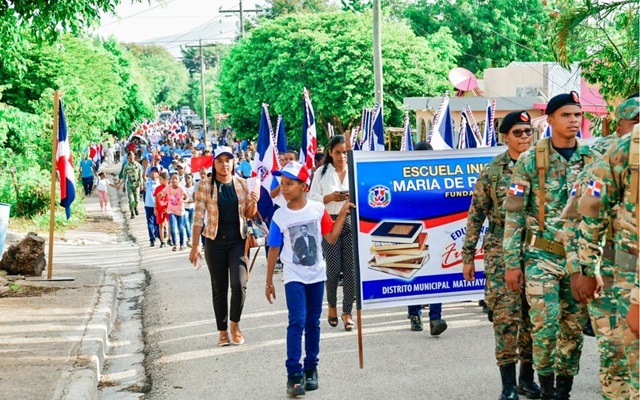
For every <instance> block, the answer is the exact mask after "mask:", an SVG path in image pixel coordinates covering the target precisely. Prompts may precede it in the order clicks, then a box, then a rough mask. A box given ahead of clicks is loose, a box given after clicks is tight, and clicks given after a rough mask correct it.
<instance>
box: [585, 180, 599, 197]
mask: <svg viewBox="0 0 640 400" xmlns="http://www.w3.org/2000/svg"><path fill="white" fill-rule="evenodd" d="M587 193H588V194H589V195H590V196H593V197H600V196H601V195H602V182H600V181H593V180H591V181H589V187H588V188H587Z"/></svg>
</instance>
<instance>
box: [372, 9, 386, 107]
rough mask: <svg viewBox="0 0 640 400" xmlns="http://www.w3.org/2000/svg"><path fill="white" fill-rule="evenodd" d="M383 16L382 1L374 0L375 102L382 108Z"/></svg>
mask: <svg viewBox="0 0 640 400" xmlns="http://www.w3.org/2000/svg"><path fill="white" fill-rule="evenodd" d="M381 14H382V12H381V6H380V0H373V80H374V90H375V100H376V103H379V104H380V106H381V107H382V101H383V91H382V85H383V82H384V80H383V76H382V38H381V36H382V35H381V24H382V22H381ZM383 109H384V107H383Z"/></svg>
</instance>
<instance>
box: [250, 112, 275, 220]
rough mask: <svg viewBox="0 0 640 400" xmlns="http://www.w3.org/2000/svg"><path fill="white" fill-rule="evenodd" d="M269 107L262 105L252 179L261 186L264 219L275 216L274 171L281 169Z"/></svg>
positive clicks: (260, 208)
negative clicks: (273, 198)
mask: <svg viewBox="0 0 640 400" xmlns="http://www.w3.org/2000/svg"><path fill="white" fill-rule="evenodd" d="M267 107H268V105H267V104H262V112H261V115H260V128H259V130H258V142H257V148H256V154H255V158H254V160H253V166H252V169H251V177H252V178H256V184H260V186H261V187H260V200H259V201H258V211H259V212H260V214H261V215H262V218H267V219H269V218H271V216H272V214H273V200H272V199H271V189H272V186H273V183H274V177H273V175H272V173H273V171H277V170H278V169H279V165H278V153H277V148H276V147H277V146H276V143H275V141H274V137H273V135H272V134H271V130H270V126H271V122H270V121H269V111H268V110H267Z"/></svg>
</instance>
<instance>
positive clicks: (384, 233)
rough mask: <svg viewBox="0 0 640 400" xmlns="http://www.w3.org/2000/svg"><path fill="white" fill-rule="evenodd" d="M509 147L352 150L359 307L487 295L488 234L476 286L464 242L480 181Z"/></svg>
mask: <svg viewBox="0 0 640 400" xmlns="http://www.w3.org/2000/svg"><path fill="white" fill-rule="evenodd" d="M504 150H505V148H502V149H501V148H499V147H493V148H480V149H465V150H442V151H428V152H425V151H412V152H399V151H385V152H363V151H350V152H349V154H350V155H349V157H350V159H349V165H350V167H349V174H350V182H351V191H352V196H351V198H352V199H355V202H356V210H353V212H352V216H353V218H354V221H353V223H352V226H353V228H354V245H355V260H356V276H357V280H358V293H357V295H358V296H357V297H358V299H357V300H358V309H365V310H366V309H375V308H386V307H396V306H402V305H417V304H429V303H449V302H458V301H465V300H477V299H481V298H482V297H483V294H484V282H485V279H484V273H483V270H484V268H483V266H484V262H483V252H482V249H481V246H482V237H481V238H480V241H479V243H478V248H477V250H476V255H475V261H476V263H475V265H476V274H475V276H476V279H475V281H474V282H467V281H465V280H464V278H463V276H462V244H463V243H464V238H465V229H466V223H467V214H468V210H469V205H470V204H471V196H472V193H473V188H474V187H475V182H476V180H477V177H478V175H479V174H480V172H481V171H482V169H483V168H484V166H485V165H486V164H487V163H488V162H489V161H491V159H492V158H493V157H495V156H496V155H497V154H499V153H500V152H501V151H504ZM487 227H488V222H485V226H484V227H483V229H482V234H483V235H484V232H485V231H486V229H487Z"/></svg>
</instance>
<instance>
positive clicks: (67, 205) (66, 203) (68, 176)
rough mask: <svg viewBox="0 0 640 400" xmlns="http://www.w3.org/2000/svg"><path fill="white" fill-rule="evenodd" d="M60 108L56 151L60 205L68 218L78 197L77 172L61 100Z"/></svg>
mask: <svg viewBox="0 0 640 400" xmlns="http://www.w3.org/2000/svg"><path fill="white" fill-rule="evenodd" d="M58 104H59V108H58V115H57V118H58V143H57V151H56V170H57V171H58V174H59V176H60V205H61V206H62V207H64V210H65V213H66V215H67V219H69V218H71V203H73V200H75V198H76V185H75V182H74V180H75V174H74V171H73V158H72V157H71V150H70V147H69V136H68V131H67V119H66V118H65V116H64V106H63V105H62V100H59V103H58Z"/></svg>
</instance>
